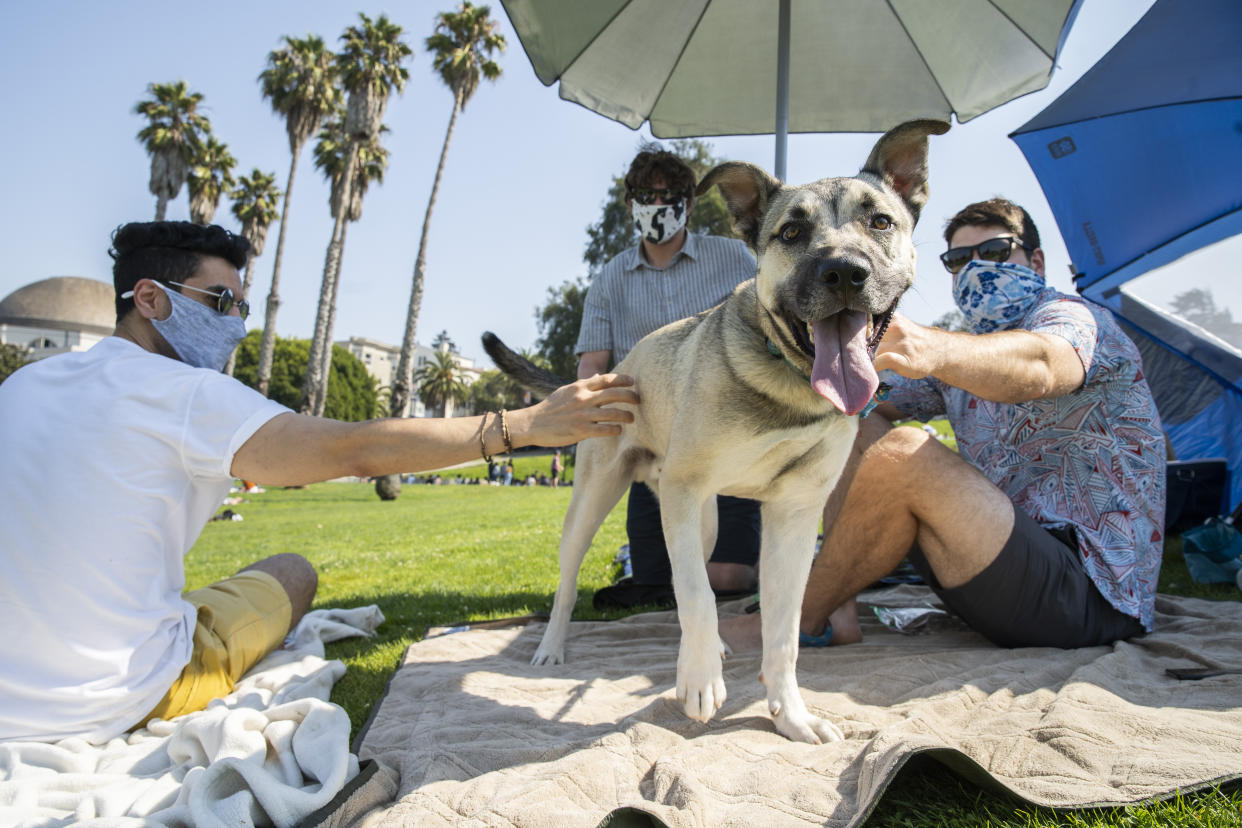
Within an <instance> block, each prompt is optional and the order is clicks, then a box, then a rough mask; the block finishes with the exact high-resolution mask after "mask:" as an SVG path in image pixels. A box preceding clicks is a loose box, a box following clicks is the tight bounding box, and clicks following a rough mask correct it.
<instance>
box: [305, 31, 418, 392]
mask: <svg viewBox="0 0 1242 828" xmlns="http://www.w3.org/2000/svg"><path fill="white" fill-rule="evenodd" d="M358 17H359V18H360V19H361V24H360V25H356V26H350V27H349V28H347V29H346V30H345V33H344V34H342V35H341V40H342V41H343V42H344V44H345V45H344V48H343V49H342V50H341V52H340V53H339V54H338V55H337V56H336V70H337V74H338V75H339V76H340V79H341V84H342V86H344V87H345V92H346V95H347V100H346V106H345V133H346V136H347V137H348V139H349V144H348V152H347V154H346V160H345V167H344V169H343V170H342V172H341V185H340V192H342V193H352V192H353V190H352V182H353V176H354V170H355V168H356V166H357V162H358V152H359V149H360V146H359V142H364V141H367V140H372V139H374V138H376V137H377V136H378V135H379V133H380V127H381V126H382V124H383V120H384V111H385V110H386V109H387V107H388V97H389V95H391V94H392V93H393V91H394V90H395V91H397V92H401V90H402V89H404V88H405V82H406V80H407V79H408V78H409V76H410V73H409V70H407V69H406V68H405V67H404V66H403V65H402V64H403V63H404V62H405V60H406V59H407V58H408V57H409V56H410V55H412V54H413V50H412V49H411V48H410V46H409V44H407V43H406V42H405V41H403V40H401V27H400V26H398V25H397V24H395V23H393V22H391V21H390V20H389V19H388V18H387V17H386V16H384V15H382V14H381V15H380V16H379V17H378V18H376V19H375V21H374V22H372V20H371V18H369V17H367V16H366V15H365V14H363V13H361V12H359V13H358ZM347 216H348V211H347V210H338V211H337V215H336V222H335V224H334V225H333V227H332V239H331V241H329V242H328V250H327V253H326V254H325V256H324V265H323V282H322V284H321V285H320V288H319V309H318V312H317V313H316V315H315V333H314V336H313V337H312V338H311V351H310V360H309V361H308V362H307V365H306V381H305V382H304V383H303V385H302V387H303V390H304V393H305V394H306V398H305V399H304V400H303V403H302V412H303V413H311V414H315V415H316V416H318V415H321V414H323V406H324V401H325V400H326V398H327V385H328V374H327V372H326V371H324V370H323V364H324V360H323V352H324V350H328V351H331V348H332V344H331V343H332V329H331V327H330V317H331V315H332V311H333V305H332V301H333V300H332V297H333V296H335V291H336V279H337V275H338V274H339V273H340V269H341V246H342V244H343V243H344V236H345V223H346V219H347Z"/></svg>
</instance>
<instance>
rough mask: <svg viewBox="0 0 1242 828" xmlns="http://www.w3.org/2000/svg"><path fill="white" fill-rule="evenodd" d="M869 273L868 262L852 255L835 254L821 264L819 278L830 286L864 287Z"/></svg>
mask: <svg viewBox="0 0 1242 828" xmlns="http://www.w3.org/2000/svg"><path fill="white" fill-rule="evenodd" d="M868 275H870V274H869V272H868V270H867V266H866V264H865V263H864V262H863V261H862V260H861V259H856V258H854V257H852V256H833V257H832V258H829V259H824V261H822V262H821V263H820V265H819V278H821V279H823V280H824V284H826V285H828V287H834V288H835V287H845V286H849V287H862V284H863V283H864V282H866V281H867V276H868Z"/></svg>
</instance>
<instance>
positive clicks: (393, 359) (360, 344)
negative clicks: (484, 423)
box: [336, 336, 480, 417]
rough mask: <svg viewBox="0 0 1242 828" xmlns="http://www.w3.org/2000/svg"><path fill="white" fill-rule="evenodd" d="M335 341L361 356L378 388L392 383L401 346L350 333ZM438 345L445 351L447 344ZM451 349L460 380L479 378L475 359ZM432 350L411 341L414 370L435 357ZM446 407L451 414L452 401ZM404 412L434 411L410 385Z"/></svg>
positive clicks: (415, 414)
mask: <svg viewBox="0 0 1242 828" xmlns="http://www.w3.org/2000/svg"><path fill="white" fill-rule="evenodd" d="M336 344H337V345H340V346H341V347H342V348H344V349H345V350H347V351H349V352H350V353H351V354H353V355H354V356H356V357H357V358H358V359H359V360H361V361H362V364H363V365H365V366H366V367H367V372H368V373H369V374H370V375H371V376H373V377H375V379H376V380H377V381H378V382H379V386H380V388H391V387H392V383H393V379H394V378H395V377H396V375H397V363H398V362H400V361H401V346H399V345H389V344H388V343H387V342H380V341H379V340H377V339H368V338H366V337H363V336H351V337H350V338H349V339H347V340H345V341H344V342H337V343H336ZM440 349H441V350H444V351H448V345H447V344H444V345H441V346H440ZM451 353H452V355H453V361H454V362H455V363H457V367H458V368H459V369H461V373H462V381H463V382H465V383H466V385H472V384H473V383H474V381H475V380H477V379H478V378H479V373H480V372H479V369H478V368H475V367H474V360H472V359H470V358H469V357H464V356H462V355H461V354H459V353H457V352H456V351H452V352H451ZM435 354H436V349H434V348H428V347H427V346H426V345H419V344H418V343H414V370H415V371H416V372H417V371H418V369H419V368H422V367H423V366H424V365H426V364H427V362H428V361H429V360H432V359H435ZM445 408H446V410H445V412H444V416H446V417H452V416H454V410H453V409H454V406H453V404H452V403H451V402H450V403H449V404H448V405H447V406H446V407H445ZM466 413H468V411H467V409H466V408H465V407H462V408H461V409H460V410H459V411H457V412H456V414H457V415H458V416H465V414H466ZM406 416H409V417H430V416H434V412H432V411H428V410H427V407H426V406H425V405H423V401H422V400H420V399H419V398H418V389H417V388H414V389H413V393H412V395H411V398H410V410H409V412H408V413H407V415H406Z"/></svg>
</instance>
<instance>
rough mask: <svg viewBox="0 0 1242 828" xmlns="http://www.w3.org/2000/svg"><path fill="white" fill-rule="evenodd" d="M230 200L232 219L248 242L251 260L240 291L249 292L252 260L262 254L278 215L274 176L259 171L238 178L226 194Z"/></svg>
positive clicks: (277, 195) (252, 270) (248, 262)
mask: <svg viewBox="0 0 1242 828" xmlns="http://www.w3.org/2000/svg"><path fill="white" fill-rule="evenodd" d="M229 198H231V199H232V200H233V206H232V208H231V209H232V212H233V216H234V217H235V218H236V219H237V220H238V221H239V222H241V232H242V235H243V236H245V237H246V240H247V241H248V242H250V259H249V260H248V261H247V262H246V276H245V278H244V280H243V281H242V292H244V293H246V294H247V295H248V294H249V293H250V283H251V281H252V280H253V277H254V260H255V259H257V258H259V257H260V256H262V255H263V246H264V245H265V244H266V242H267V228H268V227H270V226H271V224H272V222H273V221H275V220H276V218H277V217H278V216H279V215H280V211H279V210H277V209H276V202H277V201H279V200H280V190H279V189H277V187H276V173H274V172H273V173H265V172H263V171H262V170H260V169H259V168H257V167H256V168H255V169H254V170H253V171H251V173H250V175H248V176H246V175H243V176H241V177H240V178H239V179H237V186H236V187H235V188H234V189H233V190H232V192H230V193H229Z"/></svg>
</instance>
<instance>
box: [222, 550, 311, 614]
mask: <svg viewBox="0 0 1242 828" xmlns="http://www.w3.org/2000/svg"><path fill="white" fill-rule="evenodd" d="M246 570H258V571H260V572H266V573H267V574H269V575H271V576H272V577H273V578H275V579H276V580H277V582H279V583H280V586H281V587H282V588H283V589H284V590H285V592H286V593H287V594H288V596H289V603H290V604H292V606H293V613H292V617H291V619H290V621H289V627H290V629H292V628H293V627H294V626H295V625H296V624H297V623H298V621H300V620H301V618H302V616H303V615H305V614H306V613H307V611H308V610H309V609H310V607H311V603H312V602H313V601H314V600H315V592H316V590H317V589H318V588H319V574H318V573H317V572H315V567H313V566H312V565H311V562H310V561H308V560H306V558H304V557H302V556H301V555H299V554H297V553H296V552H282V553H280V554H278V555H272V556H271V557H270V558H263V559H262V560H259V561H255V562H254V563H252V564H250V565H249V566H247V567H244V568H242V570H241V571H242V572H245V571H246Z"/></svg>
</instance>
